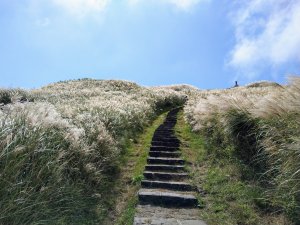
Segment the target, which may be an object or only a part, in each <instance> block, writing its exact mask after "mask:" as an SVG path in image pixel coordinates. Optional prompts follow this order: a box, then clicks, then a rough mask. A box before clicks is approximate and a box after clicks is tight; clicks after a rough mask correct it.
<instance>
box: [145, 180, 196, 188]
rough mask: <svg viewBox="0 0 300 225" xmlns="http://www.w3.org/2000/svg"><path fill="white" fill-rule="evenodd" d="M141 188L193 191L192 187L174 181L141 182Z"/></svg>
mask: <svg viewBox="0 0 300 225" xmlns="http://www.w3.org/2000/svg"><path fill="white" fill-rule="evenodd" d="M141 184H142V187H143V188H159V189H166V190H175V191H193V190H194V188H193V187H192V185H190V184H188V183H186V182H178V181H177V182H176V181H159V180H142V182H141Z"/></svg>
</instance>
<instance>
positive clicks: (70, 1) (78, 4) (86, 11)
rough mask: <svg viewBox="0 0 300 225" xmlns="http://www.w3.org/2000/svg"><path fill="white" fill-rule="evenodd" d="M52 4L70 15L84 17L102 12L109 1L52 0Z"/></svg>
mask: <svg viewBox="0 0 300 225" xmlns="http://www.w3.org/2000/svg"><path fill="white" fill-rule="evenodd" d="M52 2H53V3H54V4H55V5H57V6H59V7H61V8H63V9H64V10H66V11H67V12H68V13H70V14H73V15H75V16H79V17H84V16H86V15H91V14H94V13H100V12H103V11H104V10H105V9H106V7H107V6H108V4H109V2H110V0H52Z"/></svg>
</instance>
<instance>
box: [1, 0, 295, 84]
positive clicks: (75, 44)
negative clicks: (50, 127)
mask: <svg viewBox="0 0 300 225" xmlns="http://www.w3.org/2000/svg"><path fill="white" fill-rule="evenodd" d="M299 21H300V1H299V0H239V1H237V0H236V1H233V0H22V1H20V0H0V76H1V79H0V86H1V87H23V88H37V87H40V86H43V85H46V84H48V83H51V82H56V81H60V80H68V79H77V78H83V77H90V78H96V79H122V80H130V81H134V82H137V83H139V84H142V85H147V86H148V85H149V86H150V85H151V86H153V85H167V84H180V83H185V84H191V85H194V86H197V87H199V88H203V89H211V88H226V87H229V86H231V85H232V84H233V82H234V81H235V80H238V81H239V83H241V84H245V83H249V82H253V81H257V80H271V81H276V82H280V83H284V82H285V80H286V76H287V75H291V74H294V75H297V74H298V75H299V74H300V26H299Z"/></svg>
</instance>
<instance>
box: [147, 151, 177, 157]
mask: <svg viewBox="0 0 300 225" xmlns="http://www.w3.org/2000/svg"><path fill="white" fill-rule="evenodd" d="M149 156H150V157H166V158H178V157H180V156H181V152H178V151H176V152H175V151H174V152H167V151H150V152H149Z"/></svg>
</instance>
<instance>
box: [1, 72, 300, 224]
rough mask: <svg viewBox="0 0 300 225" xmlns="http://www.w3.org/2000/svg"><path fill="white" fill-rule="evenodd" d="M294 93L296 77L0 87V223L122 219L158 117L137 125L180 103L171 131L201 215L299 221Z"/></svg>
mask: <svg viewBox="0 0 300 225" xmlns="http://www.w3.org/2000/svg"><path fill="white" fill-rule="evenodd" d="M299 99H300V78H299V77H292V78H290V83H289V85H286V86H281V85H278V84H276V83H269V82H257V83H252V84H250V85H247V86H245V87H237V88H232V89H226V90H211V91H202V90H199V89H197V88H195V87H192V86H189V85H179V86H167V87H155V88H145V87H141V86H138V85H136V84H135V83H131V82H125V81H114V80H110V81H103V80H91V79H82V80H74V81H67V82H59V83H55V84H51V85H48V86H46V87H43V88H41V89H36V90H31V91H25V90H20V89H11V90H8V89H1V90H0V181H1V182H0V196H1V204H0V211H1V215H0V224H1V225H2V224H3V225H18V224H24V225H26V224H37V225H38V224H39V225H40V224H50V225H51V224H53V225H54V224H55V225H57V224H75V225H76V224H78V225H81V224H110V222H111V223H114V224H130V223H131V222H132V216H133V214H134V206H135V203H136V198H135V197H134V193H135V192H136V190H137V188H138V186H139V181H140V180H141V178H142V173H141V171H142V169H143V165H144V162H145V157H146V154H144V153H145V152H144V150H145V148H146V146H148V144H149V143H148V142H150V139H151V135H150V134H151V132H153V131H154V129H155V126H156V125H157V123H158V122H157V121H160V119H161V118H163V117H159V118H158V120H156V122H157V123H156V122H155V123H154V125H152V126H151V127H150V128H149V129H150V130H147V131H146V132H145V128H146V127H149V126H150V124H151V122H152V121H154V119H155V118H157V116H158V115H161V113H162V112H164V111H165V110H167V109H169V108H172V107H176V106H179V105H182V104H184V103H185V102H186V101H187V102H186V104H185V107H184V112H182V113H181V114H180V117H179V122H178V125H177V127H176V130H177V132H178V135H179V136H180V138H181V140H182V141H183V145H182V147H181V148H182V150H183V152H184V155H185V158H186V159H187V160H188V161H190V162H191V164H190V165H189V166H188V168H189V170H190V172H191V174H192V177H193V178H192V182H193V183H194V184H195V186H197V187H198V191H199V201H200V207H201V208H202V209H201V210H200V212H201V216H202V218H203V219H204V220H206V221H207V222H208V223H209V224H210V225H214V224H228V225H232V224H245V225H246V224H249V225H250V224H251V225H252V224H253V225H254V224H266V225H267V224H278V225H279V224H289V225H292V224H293V225H296V224H300V221H299V218H300V192H299V190H300V152H299V146H300V138H299V137H300V104H299ZM143 132H144V134H143V135H142V136H140V135H141V134H142V133H143ZM147 143H148V144H147ZM133 148H134V149H133ZM130 168H131V169H130ZM124 185H125V186H126V187H127V188H126V189H122V188H121V186H124ZM117 199H118V201H117ZM117 202H119V203H117ZM107 221H108V222H107Z"/></svg>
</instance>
